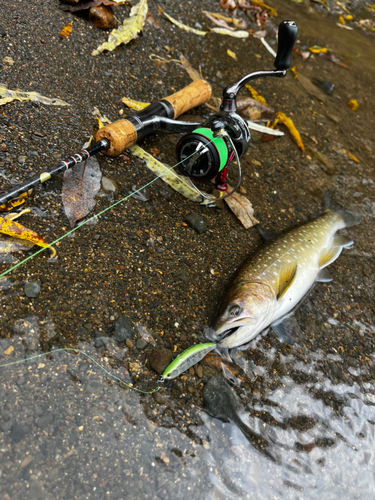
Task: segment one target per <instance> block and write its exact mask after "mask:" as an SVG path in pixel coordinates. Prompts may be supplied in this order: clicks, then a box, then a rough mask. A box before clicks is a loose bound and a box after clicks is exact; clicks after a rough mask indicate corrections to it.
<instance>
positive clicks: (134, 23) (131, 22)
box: [91, 0, 148, 56]
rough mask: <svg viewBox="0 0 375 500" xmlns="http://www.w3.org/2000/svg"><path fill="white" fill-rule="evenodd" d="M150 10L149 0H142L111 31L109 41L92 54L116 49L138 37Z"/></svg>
mask: <svg viewBox="0 0 375 500" xmlns="http://www.w3.org/2000/svg"><path fill="white" fill-rule="evenodd" d="M147 12H148V5H147V0H140V2H139V3H138V4H137V5H135V6H134V7H132V8H131V11H130V15H129V17H128V18H127V19H125V20H124V22H123V23H122V25H121V26H119V27H118V29H114V30H112V31H111V33H110V34H109V37H108V42H104V43H102V44H101V45H99V47H98V48H97V49H96V50H94V51H93V52H92V53H91V55H93V56H97V55H98V54H100V53H101V52H103V51H104V50H108V51H111V50H114V49H115V48H116V47H118V46H119V45H121V44H122V43H124V44H127V43H129V42H130V41H131V40H133V39H134V38H137V36H138V33H140V32H141V31H142V28H143V25H144V23H145V20H146V15H147Z"/></svg>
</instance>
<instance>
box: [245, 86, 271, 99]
mask: <svg viewBox="0 0 375 500" xmlns="http://www.w3.org/2000/svg"><path fill="white" fill-rule="evenodd" d="M245 87H246V88H247V90H248V91H249V92H250V94H251V97H252V98H253V99H255V100H256V101H258V102H261V103H262V104H267V101H266V100H265V98H264V97H262V96H261V95H260V94H258V92H257V91H256V90H255V89H254V88H253V87H252V86H251V85H249V84H248V83H247V84H246V85H245Z"/></svg>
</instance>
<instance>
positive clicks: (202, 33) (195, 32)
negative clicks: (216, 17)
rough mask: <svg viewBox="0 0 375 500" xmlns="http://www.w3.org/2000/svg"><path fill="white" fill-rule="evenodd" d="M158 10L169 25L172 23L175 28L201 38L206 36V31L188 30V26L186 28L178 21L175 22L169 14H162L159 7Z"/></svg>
mask: <svg viewBox="0 0 375 500" xmlns="http://www.w3.org/2000/svg"><path fill="white" fill-rule="evenodd" d="M159 10H160V12H162V13H163V14H164V15H165V17H166V18H167V19H169V20H170V22H171V23H173V24H175V25H176V26H178V27H179V28H181V29H183V30H185V31H187V32H188V33H194V34H195V35H201V36H204V35H207V31H200V30H196V29H194V28H190V26H186V24H182V23H180V22H179V21H177V20H176V19H174V18H173V17H172V16H170V15H169V14H167V13H166V12H164V10H163V9H161V8H160V7H159Z"/></svg>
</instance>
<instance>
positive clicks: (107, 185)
mask: <svg viewBox="0 0 375 500" xmlns="http://www.w3.org/2000/svg"><path fill="white" fill-rule="evenodd" d="M102 190H103V191H104V192H105V193H113V194H114V195H115V196H117V193H118V185H117V184H116V182H115V181H113V180H112V179H109V178H108V177H102Z"/></svg>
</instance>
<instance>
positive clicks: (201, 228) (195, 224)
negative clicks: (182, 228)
mask: <svg viewBox="0 0 375 500" xmlns="http://www.w3.org/2000/svg"><path fill="white" fill-rule="evenodd" d="M184 220H185V222H186V224H187V225H188V226H190V227H192V228H193V229H194V230H195V231H197V233H198V234H202V233H204V232H205V231H207V226H206V224H205V222H204V220H203V218H202V217H201V216H200V215H198V214H196V213H194V212H193V213H191V214H188V215H187V216H186V217H185V219H184Z"/></svg>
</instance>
